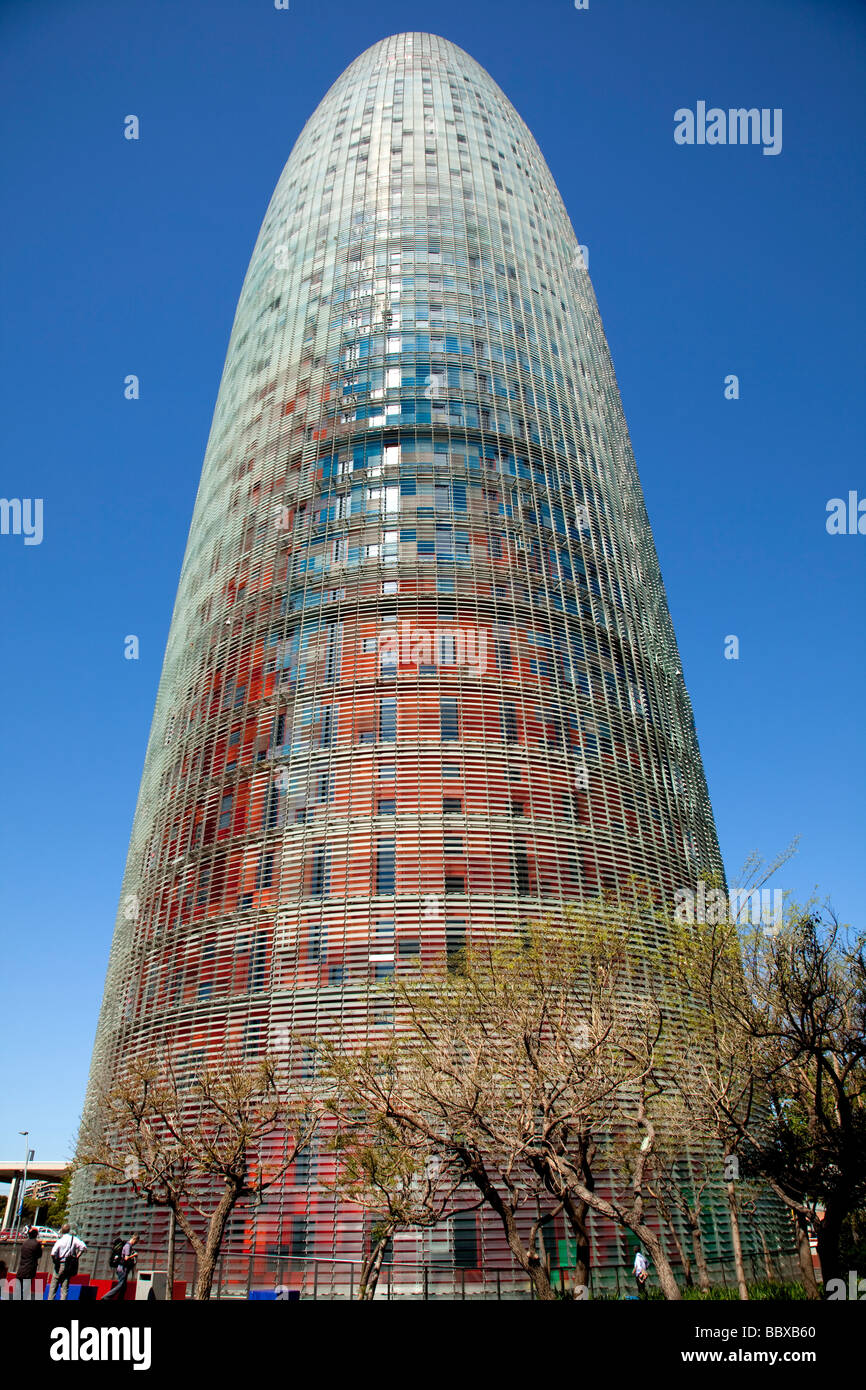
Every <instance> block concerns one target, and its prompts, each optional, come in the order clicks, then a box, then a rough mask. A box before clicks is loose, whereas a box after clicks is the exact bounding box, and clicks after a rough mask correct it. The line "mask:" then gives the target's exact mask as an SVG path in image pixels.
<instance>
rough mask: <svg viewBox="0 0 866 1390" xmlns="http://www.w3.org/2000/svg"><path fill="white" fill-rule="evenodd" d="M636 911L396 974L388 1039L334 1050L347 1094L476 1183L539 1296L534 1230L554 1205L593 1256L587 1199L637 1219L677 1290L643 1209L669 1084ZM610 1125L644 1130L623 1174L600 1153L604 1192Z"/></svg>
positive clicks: (536, 931)
mask: <svg viewBox="0 0 866 1390" xmlns="http://www.w3.org/2000/svg"><path fill="white" fill-rule="evenodd" d="M635 915H636V914H635V912H634V911H632V910H631V909H629V908H626V907H623V906H622V905H621V904H620V905H616V906H615V907H605V906H604V905H603V904H598V905H597V907H593V908H587V909H585V910H581V911H580V912H577V911H575V912H573V913H572V914H571V915H570V917H569V920H568V922H567V923H566V924H565V925H564V926H560V927H554V926H549V925H543V924H537V925H534V926H533V927H532V928H530V929H528V930H527V933H526V935H525V936H524V937H523V938H508V939H506V940H504V941H499V942H495V943H494V942H491V941H483V942H480V943H478V944H477V945H475V946H473V947H472V948H471V949H469V950H467V951H466V953H465V956H464V959H463V961H462V963H461V965H460V967H459V968H458V969H457V970H454V969H452V970H445V969H443V970H441V971H439V972H436V971H431V972H427V973H425V974H424V975H422V976H421V977H420V978H417V979H404V980H400V979H398V980H397V981H395V982H394V983H393V985H392V989H393V992H394V1002H395V1005H396V1009H397V1020H398V1023H397V1034H396V1037H395V1038H394V1040H393V1041H392V1042H391V1043H390V1044H389V1045H388V1047H387V1049H384V1050H383V1051H381V1052H366V1053H364V1054H362V1055H360V1056H349V1055H343V1056H342V1057H339V1058H337V1057H332V1058H331V1063H330V1065H331V1067H332V1068H334V1067H335V1066H336V1067H337V1068H338V1070H339V1076H340V1081H341V1084H342V1087H343V1093H344V1095H345V1096H346V1097H347V1098H348V1099H350V1101H351V1103H352V1104H354V1105H358V1106H360V1107H361V1108H363V1109H364V1110H365V1112H366V1113H368V1114H370V1115H376V1116H377V1117H378V1118H381V1119H382V1120H385V1121H387V1122H389V1123H391V1124H393V1126H394V1127H395V1130H396V1131H397V1132H399V1134H400V1135H401V1136H402V1138H403V1140H404V1142H406V1143H412V1142H415V1141H416V1140H417V1139H418V1138H420V1139H423V1141H424V1142H425V1143H426V1144H427V1145H429V1148H430V1151H431V1152H435V1153H437V1154H439V1156H440V1157H441V1158H442V1160H443V1162H445V1163H446V1164H447V1165H448V1166H449V1168H451V1169H453V1171H454V1173H455V1175H456V1174H458V1173H459V1175H460V1177H461V1178H462V1179H463V1181H465V1182H468V1183H471V1184H473V1185H474V1186H475V1188H476V1190H477V1192H478V1194H479V1196H480V1199H481V1200H482V1201H483V1202H484V1203H486V1204H487V1205H488V1206H489V1207H490V1208H491V1209H492V1210H493V1211H494V1212H496V1214H497V1215H498V1217H499V1219H500V1220H501V1222H502V1225H503V1229H504V1232H505V1237H506V1240H507V1242H508V1245H509V1248H510V1249H511V1251H512V1253H513V1255H514V1258H515V1260H516V1261H517V1263H518V1264H519V1265H520V1267H521V1268H523V1269H524V1270H525V1271H526V1272H527V1274H528V1276H529V1277H530V1279H531V1281H532V1283H533V1287H534V1289H535V1292H536V1295H537V1296H538V1297H539V1298H550V1297H553V1296H554V1294H553V1291H552V1289H551V1287H550V1280H549V1277H548V1276H547V1273H546V1271H545V1269H544V1261H543V1258H542V1257H541V1255H540V1254H539V1252H538V1249H537V1238H538V1234H539V1230H540V1228H541V1227H542V1225H543V1224H544V1223H545V1222H547V1221H549V1220H550V1219H551V1218H552V1217H553V1216H555V1215H558V1214H559V1213H560V1212H562V1213H564V1216H565V1219H566V1221H567V1222H568V1223H569V1225H570V1226H571V1229H572V1231H573V1233H574V1235H575V1238H576V1240H577V1243H578V1247H579V1249H581V1251H582V1255H583V1258H584V1259H585V1260H586V1261H587V1264H588V1249H589V1247H588V1239H587V1236H586V1215H587V1212H588V1211H595V1212H597V1213H599V1214H600V1215H603V1216H605V1217H606V1218H608V1219H609V1220H611V1221H614V1222H615V1223H616V1224H618V1225H619V1226H621V1227H626V1228H628V1229H630V1230H631V1231H633V1232H634V1234H635V1235H637V1236H638V1238H639V1239H640V1240H641V1241H642V1242H644V1243H645V1245H646V1247H647V1249H648V1250H649V1253H650V1254H651V1256H652V1258H653V1260H654V1262H655V1265H656V1268H657V1270H658V1273H659V1279H660V1282H661V1284H662V1288H663V1290H664V1292H665V1295H666V1297H668V1298H672V1299H675V1298H679V1297H680V1291H679V1288H678V1285H677V1282H676V1278H675V1276H674V1273H673V1270H672V1268H671V1266H670V1263H669V1260H668V1258H667V1255H666V1252H665V1249H664V1245H663V1242H662V1240H661V1238H660V1237H659V1235H658V1234H657V1233H656V1231H655V1230H654V1229H653V1228H652V1226H651V1225H650V1224H649V1223H648V1222H647V1220H646V1218H645V1203H646V1197H647V1196H648V1195H649V1194H648V1188H647V1184H648V1180H649V1174H650V1159H651V1155H652V1153H653V1148H654V1144H655V1139H656V1118H655V1115H656V1110H657V1102H658V1097H659V1096H661V1095H662V1094H663V1093H664V1092H665V1090H666V1087H667V1084H668V1083H667V1082H666V1081H665V1080H664V1077H663V1071H664V1068H663V1066H662V1061H663V1057H662V1049H661V1048H660V1039H661V1037H662V1034H663V1032H664V1030H665V1026H666V1024H665V1016H664V1013H663V1011H662V1010H661V1008H660V1007H659V1004H658V1001H657V999H655V998H654V997H653V993H652V981H651V979H650V973H649V972H648V971H647V969H646V963H645V961H644V960H643V958H642V956H641V955H639V954H638V952H637V949H636V947H635V946H634V945H633V944H632V943H635V942H637V941H639V940H641V939H642V934H640V935H639V934H638V933H637V932H636V930H635V927H636V921H635V920H634V919H635ZM617 1127H619V1128H627V1129H631V1130H632V1131H633V1132H634V1133H635V1134H636V1135H637V1138H638V1141H639V1142H638V1143H637V1145H636V1152H635V1156H634V1160H633V1162H632V1163H631V1164H630V1166H629V1170H628V1172H627V1173H625V1174H619V1175H617V1174H614V1173H611V1172H610V1171H609V1162H608V1167H607V1169H606V1171H605V1173H604V1178H605V1184H606V1187H607V1189H608V1192H607V1195H604V1194H603V1193H602V1191H601V1190H600V1186H599V1184H598V1183H597V1181H596V1178H595V1176H594V1174H593V1164H594V1163H595V1161H596V1156H597V1152H599V1151H600V1149H601V1147H602V1146H604V1147H605V1149H606V1152H607V1158H608V1160H609V1159H610V1156H611V1154H612V1152H613V1151H612V1149H611V1146H610V1143H609V1141H608V1139H607V1135H608V1134H609V1133H610V1131H611V1130H612V1129H614V1130H615V1129H616V1128H617ZM533 1208H534V1210H535V1216H534V1217H533V1218H532V1220H531V1222H530V1219H529V1217H528V1216H526V1212H527V1211H529V1210H531V1209H533ZM527 1224H528V1225H529V1229H528V1233H527V1231H526V1225H527ZM587 1277H588V1268H587Z"/></svg>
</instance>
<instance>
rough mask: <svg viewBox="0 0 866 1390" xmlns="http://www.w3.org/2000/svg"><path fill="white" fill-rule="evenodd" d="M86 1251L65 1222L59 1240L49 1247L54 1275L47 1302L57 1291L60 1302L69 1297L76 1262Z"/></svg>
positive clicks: (54, 1296)
mask: <svg viewBox="0 0 866 1390" xmlns="http://www.w3.org/2000/svg"><path fill="white" fill-rule="evenodd" d="M86 1249H87V1246H86V1245H85V1244H84V1241H83V1240H80V1239H79V1237H78V1236H76V1235H73V1233H72V1230H71V1229H70V1226H69V1222H68V1221H65V1222H64V1223H63V1225H62V1226H61V1227H60V1238H59V1239H58V1240H56V1241H55V1242H54V1244H53V1245H52V1247H51V1258H52V1260H53V1261H54V1274H53V1276H52V1279H51V1288H50V1289H49V1291H48V1298H49V1301H53V1300H54V1299H55V1298H56V1297H57V1290H58V1289H60V1300H61V1302H62V1301H63V1300H64V1299H66V1298H68V1297H69V1281H70V1279H74V1277H75V1275H76V1274H77V1273H78V1261H79V1260H80V1259H81V1256H82V1255H83V1254H84V1252H85V1250H86Z"/></svg>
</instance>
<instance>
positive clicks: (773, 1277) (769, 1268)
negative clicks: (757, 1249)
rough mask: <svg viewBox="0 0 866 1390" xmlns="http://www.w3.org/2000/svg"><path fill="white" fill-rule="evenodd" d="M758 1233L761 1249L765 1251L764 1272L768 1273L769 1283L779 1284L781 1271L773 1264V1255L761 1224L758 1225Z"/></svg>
mask: <svg viewBox="0 0 866 1390" xmlns="http://www.w3.org/2000/svg"><path fill="white" fill-rule="evenodd" d="M758 1235H759V1236H760V1237H761V1249H762V1250H763V1252H764V1273H765V1274H766V1276H767V1280H768V1282H769V1283H771V1284H778V1282H779V1271H778V1270H777V1268H776V1266H775V1265H774V1264H773V1257H772V1255H771V1254H770V1248H769V1246H768V1245H767V1239H766V1236H765V1235H764V1232H763V1231H762V1230H761V1227H760V1226H759V1227H758Z"/></svg>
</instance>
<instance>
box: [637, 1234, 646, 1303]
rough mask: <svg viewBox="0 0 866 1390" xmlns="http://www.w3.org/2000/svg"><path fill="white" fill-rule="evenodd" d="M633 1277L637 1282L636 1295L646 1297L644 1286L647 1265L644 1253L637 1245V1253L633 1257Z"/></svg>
mask: <svg viewBox="0 0 866 1390" xmlns="http://www.w3.org/2000/svg"><path fill="white" fill-rule="evenodd" d="M634 1277H635V1282H636V1284H637V1291H638V1297H639V1298H646V1296H647V1291H646V1286H647V1280H648V1279H649V1265H648V1264H647V1259H646V1255H645V1254H644V1252H643V1251H642V1250H641V1248H640V1246H638V1248H637V1253H636V1254H635V1257H634Z"/></svg>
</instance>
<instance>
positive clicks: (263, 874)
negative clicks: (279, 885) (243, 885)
mask: <svg viewBox="0 0 866 1390" xmlns="http://www.w3.org/2000/svg"><path fill="white" fill-rule="evenodd" d="M273 877H274V856H273V854H263V855H262V857H261V860H260V861H259V867H258V872H257V873H256V887H257V888H270V886H271V883H272V881H273Z"/></svg>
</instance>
